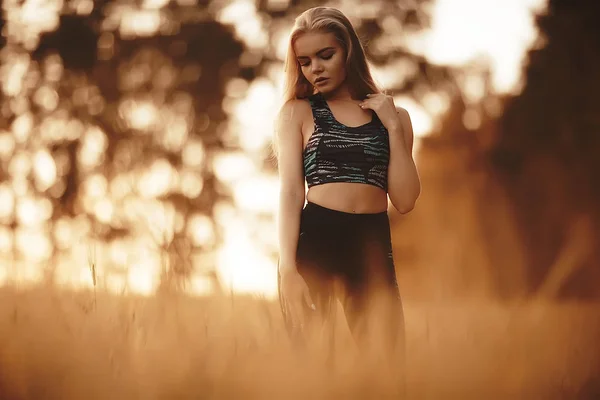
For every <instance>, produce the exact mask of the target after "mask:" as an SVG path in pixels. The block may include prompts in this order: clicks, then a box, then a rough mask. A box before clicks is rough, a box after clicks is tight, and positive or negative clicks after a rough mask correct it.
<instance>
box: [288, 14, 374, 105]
mask: <svg viewBox="0 0 600 400" xmlns="http://www.w3.org/2000/svg"><path fill="white" fill-rule="evenodd" d="M308 32H321V33H332V34H333V35H334V36H335V38H336V39H337V40H338V41H339V42H340V44H341V46H342V48H343V49H344V52H345V53H346V83H347V85H348V89H349V90H350V94H351V96H352V97H353V98H356V99H362V98H364V97H365V96H366V95H367V94H368V93H378V92H380V90H379V88H378V87H377V85H376V84H375V81H374V80H373V77H372V76H371V71H370V70H369V65H368V64H367V59H366V56H365V52H364V49H363V46H362V44H361V42H360V39H359V38H358V35H357V34H356V31H355V30H354V27H353V26H352V23H351V22H350V21H349V20H348V18H347V17H346V16H345V15H344V14H343V13H342V12H341V11H339V10H338V9H335V8H332V7H314V8H310V9H308V10H306V11H304V12H303V13H302V14H300V15H299V16H298V17H296V20H295V23H294V27H293V28H292V32H291V33H290V38H289V42H288V50H287V56H286V59H285V66H284V84H283V88H284V92H283V104H285V103H287V102H288V101H289V100H292V99H303V98H306V97H308V96H310V95H312V94H314V93H315V89H314V87H313V86H312V85H311V84H310V82H308V81H307V80H306V78H305V77H304V75H303V74H302V71H301V70H300V66H299V63H298V60H297V59H296V54H295V53H294V42H295V41H296V39H297V38H298V37H300V36H301V35H302V34H305V33H308Z"/></svg>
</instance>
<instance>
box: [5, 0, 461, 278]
mask: <svg viewBox="0 0 600 400" xmlns="http://www.w3.org/2000/svg"><path fill="white" fill-rule="evenodd" d="M430 3H431V0H417V1H410V2H398V1H391V0H380V1H373V2H368V3H364V4H359V3H354V2H343V1H342V2H332V3H330V4H331V5H332V6H336V7H339V8H340V9H342V11H344V12H345V13H346V14H347V15H348V16H349V17H350V18H351V20H352V22H353V23H354V24H355V26H356V27H357V30H358V32H359V35H360V36H361V38H363V39H364V41H365V44H366V50H367V54H368V56H369V57H370V59H371V60H372V62H373V64H374V65H376V66H378V67H390V68H392V69H397V70H398V73H397V74H394V75H395V76H394V79H392V80H391V82H392V83H391V84H389V85H388V87H386V89H387V90H388V91H390V92H392V93H394V94H397V95H400V94H404V95H407V96H411V97H414V98H415V99H416V100H417V101H420V100H421V99H422V98H423V96H424V95H425V94H426V93H427V92H428V91H431V90H454V86H452V85H449V86H445V85H446V84H447V83H448V82H451V81H452V70H451V69H450V68H446V67H443V66H436V65H432V64H430V63H428V62H427V61H426V60H425V59H424V57H423V56H421V55H418V54H415V52H413V51H411V50H410V46H409V42H408V38H409V36H410V34H412V33H415V32H418V31H420V30H422V29H425V28H426V27H427V26H428V23H429V22H428V17H427V13H426V10H427V6H428V5H429V4H430ZM316 5H320V2H316V1H300V0H293V1H288V2H285V1H270V0H259V1H257V2H256V6H255V7H254V5H252V4H251V3H243V2H220V1H208V0H199V1H198V2H190V1H186V0H177V1H166V0H165V1H160V0H148V1H143V2H133V3H132V2H129V1H124V0H103V1H94V2H92V1H89V0H70V1H66V2H59V1H56V2H53V1H49V2H46V3H44V6H43V7H44V8H43V9H37V8H36V6H34V5H33V3H32V2H30V1H27V0H26V1H24V2H17V1H8V2H6V1H4V2H3V3H2V9H3V18H2V19H1V20H0V24H5V25H4V28H3V37H4V38H5V39H6V45H5V46H4V48H2V50H1V51H2V53H1V56H2V60H3V61H2V62H3V72H2V77H3V82H4V83H3V86H2V90H3V96H2V99H1V100H0V101H1V104H0V107H1V111H2V115H3V119H2V121H3V122H0V124H1V125H0V129H2V130H3V131H2V132H0V135H1V136H2V138H0V139H2V141H0V145H3V146H4V147H3V148H0V150H2V151H1V152H0V154H1V155H2V158H1V168H0V175H1V176H2V178H3V181H6V182H10V184H9V185H8V186H5V189H6V190H8V191H10V193H11V195H12V196H13V198H14V200H15V204H17V208H18V207H19V204H21V205H22V204H24V202H25V200H28V201H29V200H31V201H34V202H37V203H36V204H38V205H42V206H44V207H46V209H47V208H48V204H50V207H49V208H50V209H51V212H50V213H49V215H48V216H47V218H46V220H44V221H43V222H48V224H46V225H44V227H43V228H40V229H41V230H42V231H43V232H44V233H45V235H46V236H47V237H49V238H50V239H51V240H52V241H53V242H54V243H53V252H55V254H57V253H56V252H58V251H62V250H68V249H69V247H70V245H69V243H62V244H60V245H59V243H58V242H56V230H57V229H58V228H59V225H60V226H62V225H64V224H63V223H64V222H65V221H80V220H81V219H82V218H83V219H85V220H86V221H87V224H88V225H89V227H90V228H89V230H91V232H92V233H93V235H94V236H95V237H96V238H97V239H99V240H102V241H111V240H119V239H121V238H125V237H127V236H129V235H131V234H135V233H136V232H137V231H139V230H140V229H141V226H142V224H141V223H140V219H139V215H138V214H140V213H145V214H146V216H145V223H146V224H147V225H149V228H151V227H152V225H157V226H162V225H161V224H163V225H164V221H163V222H161V223H158V222H157V221H162V220H163V219H164V218H166V217H165V215H167V214H169V213H171V212H172V213H173V216H172V220H173V221H172V223H171V225H172V226H173V228H172V232H166V233H164V232H163V233H161V234H159V235H158V236H157V237H158V239H157V240H158V242H159V243H158V246H159V247H162V248H163V249H165V250H167V251H171V250H173V249H175V248H177V249H184V250H183V251H182V254H180V255H179V256H178V257H174V258H173V260H175V259H176V261H173V263H171V264H172V267H169V268H168V269H167V270H165V271H164V273H163V278H165V279H164V282H170V283H167V286H171V285H172V284H173V282H180V281H182V280H184V278H186V277H187V276H189V274H190V273H191V266H188V264H189V263H186V262H183V261H182V260H183V259H188V258H189V257H190V254H191V252H192V251H194V250H198V251H200V252H204V251H208V250H210V249H214V248H216V246H218V244H219V240H220V234H219V231H218V227H217V226H216V225H215V224H214V206H215V205H216V204H217V203H219V202H220V201H227V200H230V196H229V192H228V188H227V187H226V186H225V185H224V184H223V183H222V182H220V181H219V179H218V178H217V175H216V173H215V171H214V169H213V164H212V161H213V159H214V156H215V154H216V153H218V152H221V151H230V150H235V149H236V148H238V145H237V143H236V141H235V140H232V132H229V131H228V126H227V122H228V120H227V119H228V117H229V115H228V114H229V112H230V111H227V110H226V108H227V104H228V103H227V102H228V101H229V100H230V97H228V94H227V85H228V83H230V82H231V80H232V78H241V79H243V80H246V81H247V82H250V81H252V80H254V79H255V78H257V77H259V76H262V77H266V76H271V75H270V74H271V72H272V67H273V66H275V67H280V66H281V59H280V54H278V38H280V37H281V35H285V34H286V32H287V29H289V27H290V26H291V24H292V22H293V19H294V18H295V16H296V15H298V14H299V13H300V12H302V11H304V10H305V9H307V8H309V7H312V6H316ZM236 7H237V8H236ZM240 10H241V11H240ZM244 10H246V11H248V10H250V11H252V10H254V12H255V13H254V15H251V14H244V12H242V11H244ZM240 13H241V14H240ZM40 15H43V17H40ZM244 15H245V16H244ZM238 17H239V18H241V20H240V21H241V22H243V23H254V22H256V23H257V24H258V25H257V26H259V27H260V29H263V30H264V31H265V32H263V33H265V34H266V36H264V37H266V38H267V39H266V40H265V41H262V42H261V41H260V40H258V41H256V40H255V41H254V42H253V41H252V40H253V39H256V38H259V39H260V38H261V37H263V36H261V32H254V33H255V36H252V34H249V33H248V31H244V30H243V29H241V30H239V29H238V28H239V26H236V21H237V20H236V18H237V19H239V18H238ZM253 18H255V19H256V21H253ZM4 21H6V23H5V22H4ZM224 21H225V22H224ZM240 21H237V22H240ZM238 25H239V24H238ZM233 136H235V135H233ZM0 147H1V146H0ZM141 210H143V212H142V211H141ZM161 210H162V211H161ZM169 210H170V211H169ZM198 215H200V216H205V217H208V219H209V220H210V221H211V223H212V229H211V230H210V231H211V232H214V240H209V241H208V244H206V245H204V244H202V243H193V241H192V240H191V237H192V236H193V235H190V234H189V229H188V228H189V224H190V221H191V220H192V217H194V216H198ZM2 221H3V222H4V224H5V226H9V227H10V228H11V229H15V230H17V229H20V227H22V226H23V225H24V221H23V215H22V214H19V212H17V210H15V212H13V213H12V214H11V215H8V216H4V217H3V219H2ZM155 222H156V223H155ZM167 225H169V224H168V223H167ZM63 242H64V241H63ZM14 243H15V246H16V244H17V241H16V240H15V242H14ZM23 250H24V249H23V248H21V251H23ZM173 251H174V250H173ZM50 264H53V263H50ZM190 265H191V264H190ZM173 274H174V275H175V279H173V276H171V275H173ZM52 277H53V273H52V271H50V272H49V274H48V279H50V280H52V279H53V278H52ZM179 278H181V279H179ZM176 284H177V283H176Z"/></svg>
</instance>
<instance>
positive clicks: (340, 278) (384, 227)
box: [278, 202, 403, 336]
mask: <svg viewBox="0 0 600 400" xmlns="http://www.w3.org/2000/svg"><path fill="white" fill-rule="evenodd" d="M296 263H297V267H298V272H299V273H300V274H301V275H302V277H303V278H304V280H305V281H306V283H307V285H308V287H309V289H310V294H311V298H312V299H313V301H314V303H315V305H316V307H317V309H320V310H323V309H326V308H327V307H328V305H329V304H330V301H331V300H332V299H333V298H335V297H337V298H338V299H339V300H340V301H341V304H342V306H343V308H344V313H345V315H346V320H347V322H348V326H349V328H350V329H351V331H352V332H353V334H354V333H355V331H356V328H357V326H358V321H359V320H360V318H361V317H362V316H363V315H364V313H365V312H367V310H368V304H369V299H370V298H372V297H373V295H374V294H378V295H381V294H383V295H385V296H387V297H388V298H389V299H391V300H392V304H393V305H392V307H391V308H390V310H389V312H391V314H388V315H386V317H385V319H386V321H384V323H385V324H387V325H389V328H390V329H389V331H390V332H391V333H392V335H393V336H395V335H397V334H399V333H400V332H399V330H402V328H403V313H402V304H401V301H400V294H399V290H398V283H397V280H396V273H395V268H394V259H393V254H392V242H391V234H390V224H389V218H388V214H387V212H386V211H384V212H380V213H374V214H352V213H346V212H342V211H337V210H332V209H329V208H325V207H323V206H320V205H318V204H315V203H311V202H309V203H308V204H307V205H306V206H305V207H304V209H303V210H302V214H301V219H300V234H299V238H298V247H297V252H296ZM278 282H279V279H278ZM334 288H338V289H339V288H341V289H342V290H341V292H340V291H339V290H335V289H334ZM280 302H281V306H282V312H283V315H284V320H285V322H286V325H287V326H288V329H289V330H294V329H295V328H294V327H292V326H290V324H291V321H290V319H289V318H288V315H287V313H286V307H285V304H284V302H283V299H282V298H281V296H280ZM307 312H309V313H310V311H307Z"/></svg>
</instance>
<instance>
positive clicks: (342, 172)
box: [303, 93, 390, 192]
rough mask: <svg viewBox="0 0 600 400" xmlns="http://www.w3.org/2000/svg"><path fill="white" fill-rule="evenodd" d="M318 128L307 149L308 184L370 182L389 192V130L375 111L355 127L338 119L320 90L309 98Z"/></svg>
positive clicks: (305, 160) (304, 158) (305, 156)
mask: <svg viewBox="0 0 600 400" xmlns="http://www.w3.org/2000/svg"><path fill="white" fill-rule="evenodd" d="M308 101H309V102H310V106H311V108H312V113H313V119H314V121H315V128H314V132H313V134H312V135H311V137H310V139H309V140H308V143H307V145H306V148H305V149H304V152H303V160H304V176H305V177H306V183H307V185H308V187H309V188H310V187H311V186H315V185H321V184H324V183H331V182H355V183H366V184H369V185H374V186H377V187H379V188H382V189H383V190H385V191H386V192H387V175H388V174H387V172H388V164H389V160H390V145H389V140H388V131H387V129H386V128H385V126H383V123H382V122H381V121H380V120H379V118H378V117H377V114H376V113H375V112H373V118H372V119H371V121H370V122H367V123H366V124H363V125H360V126H357V127H351V126H346V125H344V124H342V123H340V122H339V121H337V120H336V119H335V117H334V116H333V113H332V112H331V109H330V108H329V105H328V104H327V101H326V100H325V98H324V97H323V95H322V94H320V93H317V94H314V95H312V96H310V97H309V98H308Z"/></svg>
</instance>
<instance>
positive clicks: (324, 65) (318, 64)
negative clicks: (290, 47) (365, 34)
mask: <svg viewBox="0 0 600 400" xmlns="http://www.w3.org/2000/svg"><path fill="white" fill-rule="evenodd" d="M294 53H295V54H296V59H297V60H298V63H299V64H300V69H301V71H302V73H303V74H304V77H305V78H306V79H307V80H308V81H309V82H310V83H311V84H312V85H313V86H314V87H315V88H317V90H318V91H319V92H321V93H328V92H331V91H333V90H335V89H336V88H338V87H339V86H340V85H341V84H342V83H343V82H344V80H345V79H346V54H345V52H344V50H343V49H342V47H341V45H340V43H339V42H338V41H337V39H336V38H335V36H334V35H333V33H319V32H309V33H304V34H302V35H300V36H299V37H298V38H297V39H296V41H295V42H294Z"/></svg>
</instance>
